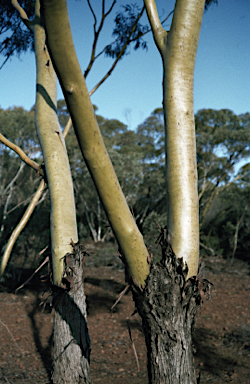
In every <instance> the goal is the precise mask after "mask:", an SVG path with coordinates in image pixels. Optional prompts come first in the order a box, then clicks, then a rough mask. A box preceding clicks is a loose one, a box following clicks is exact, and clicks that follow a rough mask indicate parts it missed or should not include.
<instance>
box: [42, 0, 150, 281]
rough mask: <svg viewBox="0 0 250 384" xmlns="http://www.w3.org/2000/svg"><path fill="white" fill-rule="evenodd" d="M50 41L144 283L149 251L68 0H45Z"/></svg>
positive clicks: (132, 271) (118, 232) (82, 135)
mask: <svg viewBox="0 0 250 384" xmlns="http://www.w3.org/2000/svg"><path fill="white" fill-rule="evenodd" d="M42 4H43V13H44V18H45V25H46V32H47V39H48V45H49V49H50V53H51V56H52V57H53V62H54V65H55V68H56V71H57V74H58V77H59V80H60V83H61V86H62V89H63V92H64V96H65V100H66V102H67V106H68V109H69V111H70V114H71V118H72V122H73V126H74V129H75V132H76V135H77V138H78V141H79V145H80V147H81V151H82V154H83V156H84V159H85V161H86V164H87V166H88V168H89V171H90V173H91V175H92V177H93V180H94V182H95V185H96V188H97V190H98V193H99V196H100V198H101V201H102V203H103V206H104V208H105V210H106V213H107V216H108V219H109V221H110V223H111V226H112V228H113V231H114V233H115V236H116V238H117V240H118V243H119V245H120V247H121V250H122V253H123V255H124V256H125V259H126V264H127V267H128V273H129V276H130V277H131V278H132V277H133V278H134V280H135V281H136V282H137V283H138V284H139V285H142V286H144V284H145V280H146V277H147V276H148V273H149V266H148V262H147V257H148V251H147V248H146V246H145V244H144V241H143V238H142V235H141V233H140V232H139V230H138V228H137V225H136V223H135V220H134V218H133V216H132V214H131V212H130V210H129V208H128V205H127V203H126V200H125V197H124V195H123V193H122V190H121V188H120V185H119V182H118V180H117V177H116V174H115V172H114V169H113V166H112V163H111V161H110V158H109V156H108V153H107V151H106V148H105V146H104V143H103V139H102V136H101V133H100V130H99V127H98V124H97V121H96V118H95V114H94V110H93V107H92V103H91V101H90V97H89V94H88V90H87V87H86V83H85V79H84V77H83V74H82V71H81V68H80V65H79V63H78V60H77V56H76V53H75V48H74V43H73V39H72V34H71V29H70V22H69V16H68V9H67V2H66V0H60V1H59V0H43V1H42Z"/></svg>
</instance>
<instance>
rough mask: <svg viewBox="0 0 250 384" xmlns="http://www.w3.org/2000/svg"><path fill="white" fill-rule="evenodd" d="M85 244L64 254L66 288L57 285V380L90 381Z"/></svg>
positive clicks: (70, 382)
mask: <svg viewBox="0 0 250 384" xmlns="http://www.w3.org/2000/svg"><path fill="white" fill-rule="evenodd" d="M83 259H84V252H83V250H82V246H81V245H79V244H76V245H74V253H72V254H67V255H66V256H65V277H64V278H63V282H64V283H65V286H66V289H65V290H64V289H63V288H58V287H57V286H54V293H53V298H54V307H55V318H54V369H53V376H52V379H53V383H54V384H73V383H74V384H76V383H77V384H83V383H84V384H89V383H91V379H90V370H89V356H90V339H89V337H88V328H87V322H86V319H87V316H86V301H85V295H84V289H83V269H82V263H83Z"/></svg>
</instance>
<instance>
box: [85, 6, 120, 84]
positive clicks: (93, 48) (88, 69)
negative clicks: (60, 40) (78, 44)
mask: <svg viewBox="0 0 250 384" xmlns="http://www.w3.org/2000/svg"><path fill="white" fill-rule="evenodd" d="M87 2H88V5H89V8H90V10H91V13H92V14H93V17H94V26H93V27H94V41H93V45H92V51H91V56H90V62H89V64H88V66H87V69H86V70H85V72H84V77H85V78H86V77H87V76H88V74H89V71H90V70H91V68H92V66H93V64H94V61H95V59H96V56H95V52H96V46H97V41H98V38H99V36H100V32H101V30H102V28H103V25H104V21H105V19H106V17H107V16H108V15H109V13H110V12H111V11H112V9H113V7H114V5H115V3H116V0H114V1H113V3H112V4H111V7H110V8H109V10H108V12H106V13H105V0H103V1H102V18H101V21H100V25H99V28H98V30H97V31H96V24H97V19H96V15H95V12H94V10H93V8H92V6H91V4H90V0H87Z"/></svg>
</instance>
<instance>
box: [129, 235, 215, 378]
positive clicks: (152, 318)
mask: <svg viewBox="0 0 250 384" xmlns="http://www.w3.org/2000/svg"><path fill="white" fill-rule="evenodd" d="M186 276H187V267H185V266H184V265H183V263H182V260H178V259H177V258H176V256H175V255H174V253H173V251H172V248H171V246H170V245H169V244H168V243H167V241H166V240H163V241H162V261H161V263H159V264H155V265H154V264H152V265H151V270H150V274H149V276H148V279H147V281H146V287H145V289H144V290H143V291H140V290H139V289H138V288H137V287H136V286H134V289H133V296H134V300H135V304H136V308H137V310H138V312H139V314H140V316H141V318H142V322H143V328H144V334H145V340H146V345H147V354H148V375H149V383H152V384H163V383H165V384H167V383H168V384H196V377H195V372H194V365H193V347H192V331H193V327H194V320H195V315H196V313H197V310H198V308H199V306H200V304H201V301H202V299H203V298H204V295H206V294H209V282H207V281H206V280H203V281H202V280H200V279H199V278H198V277H192V278H190V279H189V280H188V281H187V282H186Z"/></svg>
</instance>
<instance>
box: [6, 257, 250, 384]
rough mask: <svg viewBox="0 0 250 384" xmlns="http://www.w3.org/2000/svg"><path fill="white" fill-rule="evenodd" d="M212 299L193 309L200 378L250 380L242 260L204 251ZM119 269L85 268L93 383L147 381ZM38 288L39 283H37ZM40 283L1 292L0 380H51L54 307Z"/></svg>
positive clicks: (248, 299) (249, 280) (247, 288)
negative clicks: (45, 300)
mask: <svg viewBox="0 0 250 384" xmlns="http://www.w3.org/2000/svg"><path fill="white" fill-rule="evenodd" d="M206 265H207V268H206V270H207V272H206V277H207V278H208V279H209V281H211V282H212V283H213V289H212V299H211V300H210V301H208V302H205V303H204V304H203V306H202V308H201V310H200V312H199V314H198V316H197V321H196V327H195V332H194V346H195V350H196V352H195V366H196V372H197V375H200V383H201V384H205V383H216V384H222V383H229V382H231V383H235V384H237V383H239V384H250V316H249V315H250V275H249V267H248V265H247V264H246V263H243V262H240V261H236V262H235V263H234V265H233V267H232V268H231V269H228V268H227V267H226V262H225V261H224V260H223V259H222V258H214V259H211V258H209V259H207V261H206ZM124 287H125V284H124V274H123V273H122V272H120V271H118V270H114V269H112V268H109V267H99V268H85V292H86V295H87V302H88V326H89V332H90V337H91V342H92V352H91V372H92V381H93V383H103V384H108V383H110V384H111V383H115V384H137V383H138V384H139V383H144V384H145V383H147V371H146V349H145V344H144V338H143V334H142V327H141V320H140V318H139V316H138V315H134V316H133V317H131V318H130V328H131V332H132V337H133V339H134V344H135V347H136V351H137V354H138V357H139V363H140V372H138V369H137V365H136V360H135V357H134V352H133V349H132V347H131V340H130V337H129V332H128V325H127V318H128V317H129V316H130V315H132V313H133V311H134V303H133V301H132V298H131V294H130V293H128V294H127V295H125V296H124V297H123V298H122V300H121V301H120V303H119V304H118V305H117V307H116V308H115V310H114V313H113V314H112V315H111V313H110V308H111V306H112V305H113V303H114V302H115V300H116V298H117V297H118V294H119V293H120V292H121V291H122V290H123V288H124ZM40 288H41V287H40ZM41 299H42V295H41V289H40V290H39V291H37V286H36V287H34V285H28V286H26V287H25V288H23V289H22V290H20V291H19V292H18V293H17V294H13V293H9V292H7V290H6V289H5V288H3V289H2V292H1V293H0V345H1V348H0V383H27V384H28V383H37V384H42V383H44V384H45V383H50V372H51V361H52V358H51V354H52V328H53V313H52V312H51V308H50V307H49V305H47V306H46V308H45V310H44V311H42V306H41V305H40V303H41Z"/></svg>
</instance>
